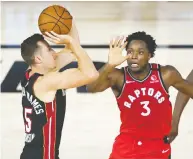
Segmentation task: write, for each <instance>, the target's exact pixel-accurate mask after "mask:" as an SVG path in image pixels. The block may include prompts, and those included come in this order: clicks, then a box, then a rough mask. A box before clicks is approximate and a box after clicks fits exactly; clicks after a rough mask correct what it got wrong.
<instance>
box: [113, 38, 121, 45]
mask: <svg viewBox="0 0 193 159" xmlns="http://www.w3.org/2000/svg"><path fill="white" fill-rule="evenodd" d="M119 41H120V36H117V37H116V38H115V41H114V46H115V47H117V46H118V43H119Z"/></svg>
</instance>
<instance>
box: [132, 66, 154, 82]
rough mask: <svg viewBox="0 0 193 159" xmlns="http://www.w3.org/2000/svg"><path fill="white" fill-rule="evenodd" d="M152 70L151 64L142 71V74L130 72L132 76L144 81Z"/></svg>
mask: <svg viewBox="0 0 193 159" xmlns="http://www.w3.org/2000/svg"><path fill="white" fill-rule="evenodd" d="M150 69H151V66H150V64H148V65H147V66H146V67H145V68H144V69H143V70H142V71H140V72H130V73H131V74H132V76H133V77H134V78H135V79H138V80H142V79H144V78H145V77H146V76H147V75H148V74H149V72H150Z"/></svg>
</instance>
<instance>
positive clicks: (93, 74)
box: [87, 71, 99, 83]
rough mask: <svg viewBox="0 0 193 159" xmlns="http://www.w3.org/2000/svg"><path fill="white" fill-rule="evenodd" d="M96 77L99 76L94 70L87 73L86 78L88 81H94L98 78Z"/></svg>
mask: <svg viewBox="0 0 193 159" xmlns="http://www.w3.org/2000/svg"><path fill="white" fill-rule="evenodd" d="M98 77H99V72H98V71H94V72H91V73H88V74H87V78H88V81H89V83H91V82H94V81H96V80H97V79H98Z"/></svg>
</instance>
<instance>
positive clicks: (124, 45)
mask: <svg viewBox="0 0 193 159" xmlns="http://www.w3.org/2000/svg"><path fill="white" fill-rule="evenodd" d="M126 46H127V41H126V42H124V44H123V45H122V46H121V49H122V50H123V49H124V48H125V47H126Z"/></svg>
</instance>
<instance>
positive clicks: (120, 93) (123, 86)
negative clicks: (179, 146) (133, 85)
mask: <svg viewBox="0 0 193 159" xmlns="http://www.w3.org/2000/svg"><path fill="white" fill-rule="evenodd" d="M122 70H123V73H124V82H123V85H122V89H121V91H120V92H119V95H118V96H117V97H116V98H117V99H118V98H119V97H121V95H122V93H123V90H124V89H125V83H126V82H125V81H126V71H125V67H123V68H122Z"/></svg>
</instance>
